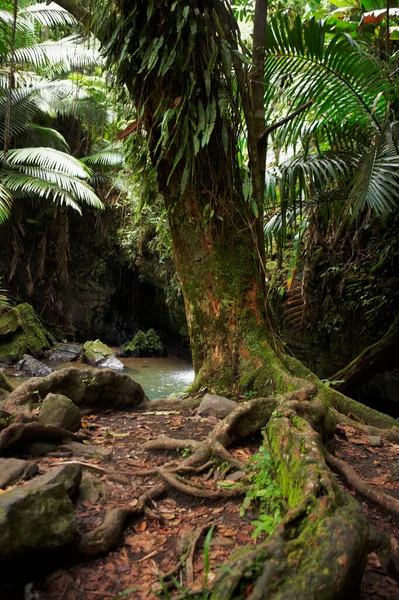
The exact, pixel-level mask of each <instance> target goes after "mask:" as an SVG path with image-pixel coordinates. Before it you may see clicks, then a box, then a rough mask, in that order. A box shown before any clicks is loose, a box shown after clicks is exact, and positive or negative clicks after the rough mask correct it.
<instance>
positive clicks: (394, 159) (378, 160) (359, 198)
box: [349, 135, 399, 217]
mask: <svg viewBox="0 0 399 600" xmlns="http://www.w3.org/2000/svg"><path fill="white" fill-rule="evenodd" d="M360 164H361V166H360V170H359V172H358V175H357V177H356V179H355V182H354V185H353V188H352V192H351V194H350V196H349V206H350V209H351V212H352V216H353V217H355V216H356V215H357V214H359V213H360V212H362V211H363V210H364V209H365V208H370V209H372V210H373V211H375V212H376V213H377V214H383V213H386V212H389V211H390V210H392V209H393V208H395V207H396V208H397V206H398V203H399V175H398V174H399V154H398V150H397V147H396V145H395V143H394V141H393V139H392V135H379V136H377V137H376V139H375V140H374V141H373V143H372V145H371V148H370V150H369V151H368V152H367V154H366V156H365V157H362V159H361V162H360Z"/></svg>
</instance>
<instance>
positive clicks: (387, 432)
mask: <svg viewBox="0 0 399 600" xmlns="http://www.w3.org/2000/svg"><path fill="white" fill-rule="evenodd" d="M331 410H334V409H331ZM333 414H334V418H335V420H336V424H337V425H338V424H340V423H342V424H344V425H349V426H350V427H353V428H354V429H358V430H359V431H361V432H362V433H364V434H366V435H380V436H381V437H383V438H385V439H387V440H388V441H390V442H395V443H396V444H398V443H399V428H398V427H393V428H392V429H381V428H380V427H373V426H372V425H366V424H365V423H363V422H362V421H361V420H359V419H358V417H357V418H356V419H354V418H353V417H352V418H351V417H350V416H349V417H347V416H346V415H343V414H342V413H338V412H337V411H335V410H334V413H333Z"/></svg>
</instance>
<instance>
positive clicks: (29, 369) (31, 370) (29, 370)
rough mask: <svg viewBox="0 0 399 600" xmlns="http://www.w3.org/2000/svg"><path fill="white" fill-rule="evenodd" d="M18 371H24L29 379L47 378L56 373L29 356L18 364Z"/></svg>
mask: <svg viewBox="0 0 399 600" xmlns="http://www.w3.org/2000/svg"><path fill="white" fill-rule="evenodd" d="M17 370H18V371H22V372H23V373H24V374H25V375H27V376H28V377H46V375H50V373H52V372H53V371H54V369H52V368H51V367H48V366H47V365H45V364H44V363H42V362H40V360H37V358H33V356H30V355H29V354H24V356H23V358H22V359H21V360H20V361H19V362H18V364H17Z"/></svg>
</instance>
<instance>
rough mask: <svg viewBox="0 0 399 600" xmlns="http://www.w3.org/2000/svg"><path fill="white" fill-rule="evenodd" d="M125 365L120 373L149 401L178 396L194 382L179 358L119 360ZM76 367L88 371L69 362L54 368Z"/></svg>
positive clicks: (188, 367)
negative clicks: (129, 379)
mask: <svg viewBox="0 0 399 600" xmlns="http://www.w3.org/2000/svg"><path fill="white" fill-rule="evenodd" d="M120 360H121V361H122V362H123V364H124V365H125V369H124V371H120V372H121V373H124V374H125V375H128V376H129V377H131V378H132V379H134V380H135V381H137V382H138V383H139V384H140V385H141V386H142V388H143V390H144V391H145V393H146V394H147V396H148V397H149V399H150V400H154V398H165V397H166V396H169V395H170V394H179V393H181V392H184V390H185V389H186V388H188V386H189V385H190V384H191V383H192V382H193V381H194V369H193V366H192V364H191V363H189V362H187V361H186V360H183V359H181V358H174V357H173V358H172V357H167V358H120ZM66 367H77V368H78V369H88V368H89V369H90V368H93V367H90V365H88V364H86V363H81V362H70V363H62V364H60V365H56V366H55V367H54V368H55V369H57V370H59V369H65V368H66Z"/></svg>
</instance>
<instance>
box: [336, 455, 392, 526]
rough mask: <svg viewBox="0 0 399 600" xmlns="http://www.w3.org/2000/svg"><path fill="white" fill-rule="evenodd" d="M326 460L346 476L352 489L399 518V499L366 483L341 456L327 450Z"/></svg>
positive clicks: (342, 475)
mask: <svg viewBox="0 0 399 600" xmlns="http://www.w3.org/2000/svg"><path fill="white" fill-rule="evenodd" d="M326 461H327V464H328V465H329V466H330V467H331V468H332V469H334V470H335V471H337V472H338V473H339V475H341V477H343V478H344V480H345V481H346V482H347V483H348V484H349V486H350V487H351V488H352V489H354V490H355V491H356V492H358V493H359V494H361V495H362V496H363V497H364V498H367V499H368V500H371V501H372V502H375V503H376V504H378V505H379V506H380V507H381V508H383V509H385V510H388V511H389V512H390V513H392V514H393V516H395V517H396V518H399V500H396V498H394V497H393V496H390V495H389V494H386V493H385V492H382V491H381V490H379V489H377V488H375V487H373V486H372V485H370V484H369V483H366V482H365V481H364V480H363V479H362V478H361V477H359V475H358V474H357V473H356V471H355V470H354V469H352V467H350V466H349V465H347V464H346V463H345V462H344V461H343V460H341V459H340V458H337V457H336V456H332V455H331V454H329V453H328V452H327V453H326Z"/></svg>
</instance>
